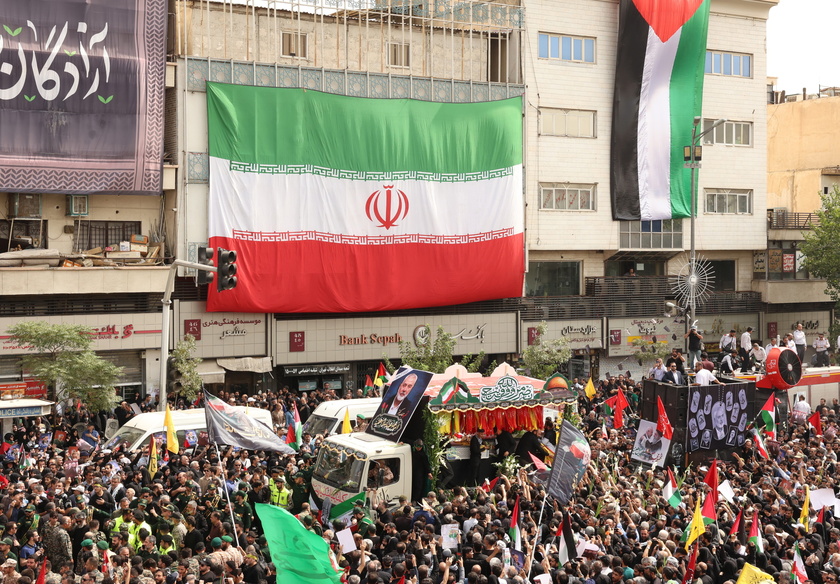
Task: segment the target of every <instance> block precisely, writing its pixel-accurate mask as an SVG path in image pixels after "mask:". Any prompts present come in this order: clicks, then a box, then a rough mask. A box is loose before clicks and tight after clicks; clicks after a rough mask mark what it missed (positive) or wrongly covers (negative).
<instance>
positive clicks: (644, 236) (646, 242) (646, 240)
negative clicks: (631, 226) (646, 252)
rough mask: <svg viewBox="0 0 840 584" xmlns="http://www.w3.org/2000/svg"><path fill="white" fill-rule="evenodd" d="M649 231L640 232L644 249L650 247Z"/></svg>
mask: <svg viewBox="0 0 840 584" xmlns="http://www.w3.org/2000/svg"><path fill="white" fill-rule="evenodd" d="M651 235H652V234H651V233H642V247H643V248H644V249H650V238H651Z"/></svg>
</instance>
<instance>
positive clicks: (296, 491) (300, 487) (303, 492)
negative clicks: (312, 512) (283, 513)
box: [289, 471, 309, 515]
mask: <svg viewBox="0 0 840 584" xmlns="http://www.w3.org/2000/svg"><path fill="white" fill-rule="evenodd" d="M293 481H294V482H293V483H292V508H291V509H290V510H289V511H291V513H293V514H295V515H297V514H298V513H300V512H301V509H303V504H304V503H308V502H309V485H308V484H307V483H306V478H305V477H304V475H303V473H302V472H301V471H298V472H296V473H295V474H294V476H293Z"/></svg>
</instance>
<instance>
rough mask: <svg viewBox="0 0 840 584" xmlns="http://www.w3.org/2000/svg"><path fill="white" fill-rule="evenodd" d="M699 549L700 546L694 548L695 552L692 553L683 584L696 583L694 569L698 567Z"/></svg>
mask: <svg viewBox="0 0 840 584" xmlns="http://www.w3.org/2000/svg"><path fill="white" fill-rule="evenodd" d="M699 548H700V546H699V545H695V546H694V551H693V552H692V553H691V559H690V560H689V562H688V568H686V570H685V576H683V581H682V584H690V583H691V582H692V581H694V569H695V568H696V567H697V550H698V549H699Z"/></svg>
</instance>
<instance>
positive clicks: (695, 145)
mask: <svg viewBox="0 0 840 584" xmlns="http://www.w3.org/2000/svg"><path fill="white" fill-rule="evenodd" d="M702 120H703V118H701V117H700V116H695V118H694V124H693V125H692V127H691V145H690V146H685V147H684V148H683V158H684V159H685V167H686V168H690V169H691V211H690V213H691V248H690V253H689V272H688V278H689V286H690V287H692V288H693V287H695V286H696V285H697V248H696V246H695V233H694V232H695V224H694V221H695V219H694V216H695V215H696V214H697V195H696V193H695V190H696V189H695V173H696V171H697V169H698V168H700V160H702V158H703V147H702V146H700V140H701V139H702V138H703V136H705V135H706V134H708V133H709V132H711V131H713V130H714V129H715V128H717V127H718V126H720V125H721V124H725V123H726V119H724V118H721V119H719V120H715V123H714V124H712V125H711V126H710V127H709V128H708V129H707V130H704V131H703V132H701V133H699V134H698V133H697V127H698V126H699V125H700V122H701V121H702ZM688 310H689V316H688V323H687V325H686V326H691V321H693V320H696V316H695V312H696V310H697V297H696V295H695V294H690V295H689V308H688Z"/></svg>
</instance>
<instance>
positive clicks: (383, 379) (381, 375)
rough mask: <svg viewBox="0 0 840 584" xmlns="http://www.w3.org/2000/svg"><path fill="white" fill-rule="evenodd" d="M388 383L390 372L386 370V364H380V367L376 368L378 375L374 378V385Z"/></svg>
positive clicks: (380, 385)
mask: <svg viewBox="0 0 840 584" xmlns="http://www.w3.org/2000/svg"><path fill="white" fill-rule="evenodd" d="M386 383H388V372H387V371H386V370H385V365H383V364H382V363H380V364H379V369H377V370H376V377H374V379H373V385H374V387H382V386H383V385H385V384H386Z"/></svg>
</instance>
